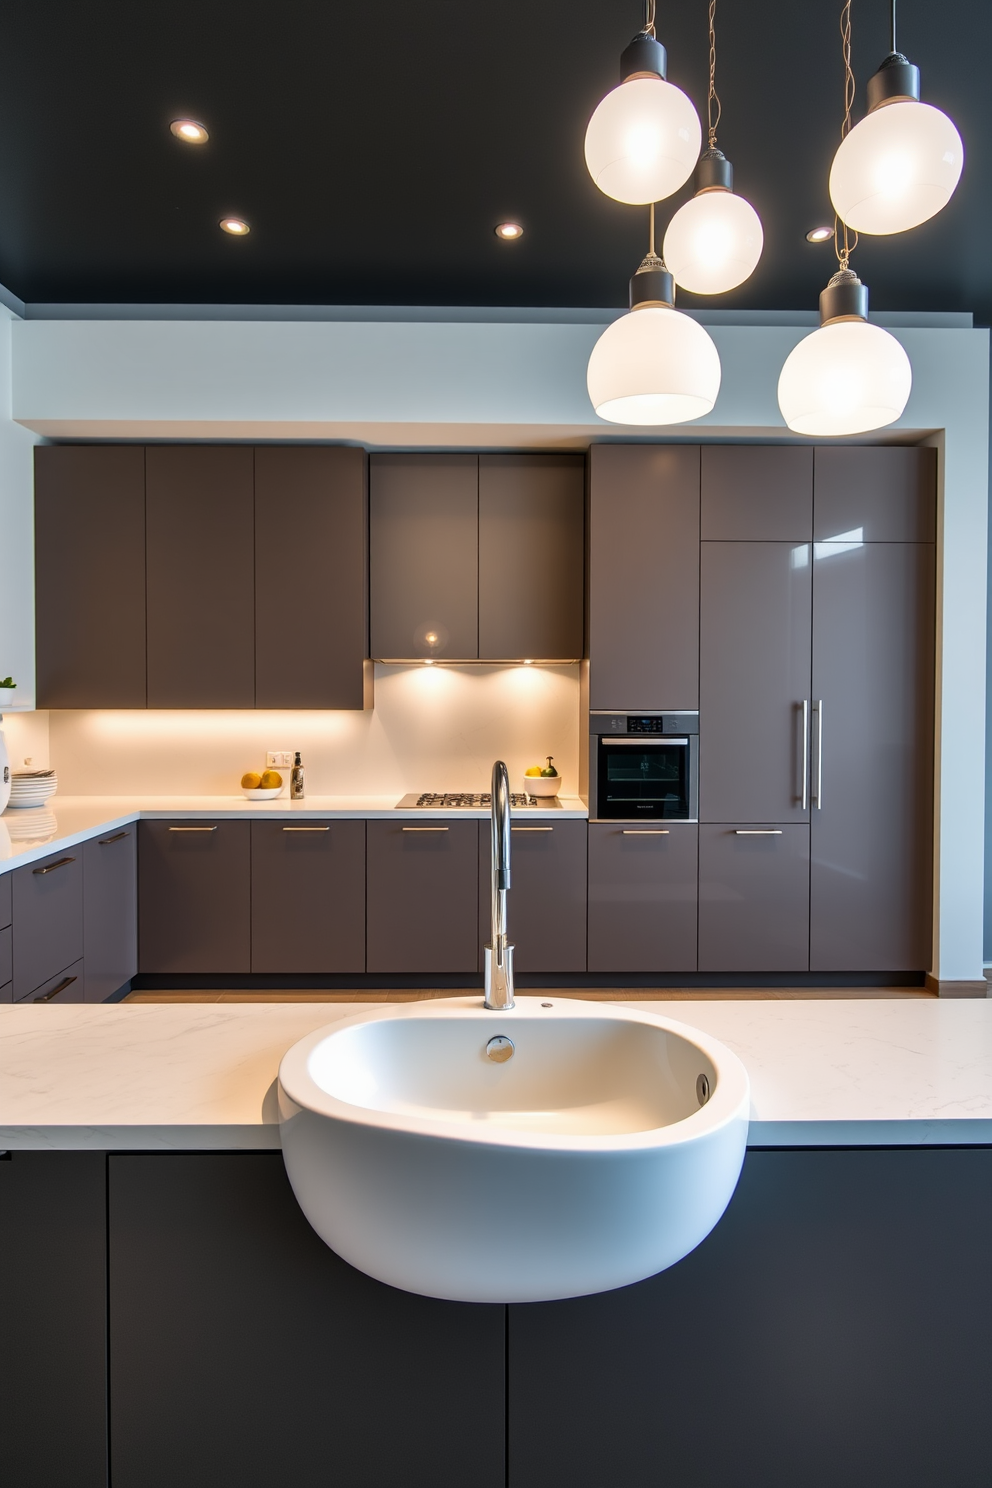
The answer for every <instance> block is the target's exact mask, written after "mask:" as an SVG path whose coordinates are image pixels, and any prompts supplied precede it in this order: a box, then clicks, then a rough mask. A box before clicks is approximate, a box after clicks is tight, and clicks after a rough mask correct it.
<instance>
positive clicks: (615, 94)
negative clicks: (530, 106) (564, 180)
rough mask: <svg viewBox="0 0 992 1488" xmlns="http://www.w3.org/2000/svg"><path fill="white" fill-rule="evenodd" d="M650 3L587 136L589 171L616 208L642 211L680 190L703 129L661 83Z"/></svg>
mask: <svg viewBox="0 0 992 1488" xmlns="http://www.w3.org/2000/svg"><path fill="white" fill-rule="evenodd" d="M654 17H655V0H647V18H646V20H645V23H644V29H643V31H639V32H638V34H637V35H636V36H635V37H634V39H633V41H632V42H631V43H630V46H629V47H627V49H626V51H625V52H624V53H623V55H622V56H621V58H620V84H619V87H616V88H614V89H613V90H612V92H610V93H607V95H606V97H605V98H604V99H603V100H602V102H601V103H600V104H599V105H598V106H597V108H596V110H595V112H594V113H593V116H592V118H591V119H590V120H589V126H588V128H587V129H586V143H585V153H586V165H587V166H588V167H589V174H590V175H591V176H592V178H593V180H594V181H595V183H596V185H597V186H598V187H599V189H600V191H602V192H604V193H605V195H606V196H611V197H612V198H613V199H614V201H621V202H629V203H631V204H633V205H638V206H645V205H647V203H648V202H654V201H662V200H663V199H664V198H665V197H666V196H671V195H672V192H673V191H678V189H679V187H680V186H683V185H684V184H685V182H686V181H688V179H689V177H690V176H691V175H692V169H693V166H694V165H695V164H696V161H697V159H698V158H699V147H700V144H701V142H702V130H701V128H700V124H699V115H698V114H697V113H696V110H695V109H694V108H693V106H692V103H691V101H690V100H689V99H688V98H687V97H686V95H685V94H684V93H683V92H682V89H681V88H676V87H675V85H674V84H673V83H670V82H668V81H667V80H666V77H665V72H666V69H667V66H668V58H667V54H666V52H665V48H664V47H663V46H662V44H661V42H660V41H659V40H658V38H657V36H656V35H655V24H654Z"/></svg>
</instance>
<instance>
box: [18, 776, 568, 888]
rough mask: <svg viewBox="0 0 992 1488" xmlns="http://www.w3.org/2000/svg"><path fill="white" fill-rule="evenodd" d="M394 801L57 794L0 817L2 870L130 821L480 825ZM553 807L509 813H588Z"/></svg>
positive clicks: (480, 814)
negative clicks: (230, 818)
mask: <svg viewBox="0 0 992 1488" xmlns="http://www.w3.org/2000/svg"><path fill="white" fill-rule="evenodd" d="M398 799H399V797H398V796H395V795H390V796H308V797H307V798H306V800H304V801H291V800H290V799H289V796H288V794H287V795H285V796H279V797H277V799H276V800H274V801H249V800H248V799H247V798H246V797H245V796H60V795H54V796H52V798H51V800H49V801H46V802H45V804H44V806H34V807H31V808H30V809H29V810H23V809H20V808H15V809H13V810H11V808H10V807H9V806H8V808H7V810H6V811H5V812H4V813H3V814H2V815H0V873H5V872H8V871H9V870H10V869H12V868H19V867H20V866H21V864H22V863H34V862H37V860H38V859H39V858H44V857H47V856H48V854H49V853H52V852H58V851H61V850H62V849H63V848H67V847H75V846H77V845H78V844H79V843H80V842H85V840H86V838H87V837H92V836H93V835H94V833H96V832H105V831H111V830H113V829H115V828H117V827H122V826H126V825H127V823H128V822H134V821H139V820H144V821H167V820H169V818H171V817H180V816H181V817H200V818H205V817H213V818H216V817H218V816H238V817H241V818H244V819H245V820H249V821H250V820H253V819H254V820H259V821H264V820H266V819H271V820H275V821H280V820H282V821H295V820H297V819H299V818H302V819H304V820H307V819H309V818H314V819H321V820H328V819H331V820H334V819H336V820H339V821H348V820H355V819H359V820H366V821H371V820H376V821H388V820H396V821H421V820H424V819H425V818H430V819H431V820H434V819H436V818H443V819H444V820H445V821H450V820H456V819H458V818H461V817H465V818H467V819H468V820H469V821H486V820H488V818H489V811H488V809H486V808H480V809H479V810H466V809H463V808H461V807H457V808H456V807H451V808H449V809H448V810H447V811H445V810H430V811H421V810H417V809H416V808H414V809H412V810H404V811H399V810H397V808H396V802H397V800H398ZM560 800H561V804H560V805H557V806H546V807H545V806H528V807H526V808H523V809H521V810H519V811H516V812H514V813H513V815H515V816H519V817H521V818H522V819H523V818H526V820H527V821H530V820H531V818H533V819H534V820H536V821H577V820H578V821H584V820H585V819H586V818H587V817H588V815H589V811H588V809H587V807H586V805H585V804H584V802H583V801H581V800H580V799H579V798H578V796H562V797H561V798H560Z"/></svg>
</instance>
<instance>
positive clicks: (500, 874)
mask: <svg viewBox="0 0 992 1488" xmlns="http://www.w3.org/2000/svg"><path fill="white" fill-rule="evenodd" d="M491 838H492V844H491V853H492V856H491V862H492V931H491V933H490V937H489V940H490V943H489V945H487V946H486V1002H485V1005H486V1007H487V1008H490V1009H498V1010H499V1011H500V1012H504V1013H505V1012H507V1011H508V1010H509V1009H510V1008H512V1007H513V1005H514V1003H513V947H512V945H510V944H509V943H508V942H507V939H506V891H507V889H508V888H509V887H510V777H509V776H508V774H507V772H506V766H505V765H504V763H503V761H502V760H497V761H496V763H495V764H494V765H493V782H492V829H491Z"/></svg>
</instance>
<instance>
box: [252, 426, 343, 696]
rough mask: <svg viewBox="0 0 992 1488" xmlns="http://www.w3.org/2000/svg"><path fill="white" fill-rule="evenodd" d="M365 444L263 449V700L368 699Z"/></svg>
mask: <svg viewBox="0 0 992 1488" xmlns="http://www.w3.org/2000/svg"><path fill="white" fill-rule="evenodd" d="M365 465H366V457H365V451H364V450H360V449H349V448H345V447H343V446H334V445H260V446H259V447H258V448H257V449H256V450H255V706H256V707H257V708H362V707H365V706H366V702H367V698H366V680H367V679H366V673H367V670H368V669H367V668H366V665H365V661H364V658H365V657H366V656H367V655H368V593H367V580H366V575H367V571H368V512H367V503H366V478H365Z"/></svg>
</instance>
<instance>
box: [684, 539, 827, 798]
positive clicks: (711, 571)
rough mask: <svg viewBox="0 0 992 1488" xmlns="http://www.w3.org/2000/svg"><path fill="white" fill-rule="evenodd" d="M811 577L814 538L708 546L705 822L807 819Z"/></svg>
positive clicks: (703, 568)
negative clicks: (805, 794)
mask: <svg viewBox="0 0 992 1488" xmlns="http://www.w3.org/2000/svg"><path fill="white" fill-rule="evenodd" d="M811 574H812V567H811V550H810V544H809V543H808V542H800V543H787V542H704V543H703V545H702V555H701V559H700V591H701V612H700V667H699V674H700V696H699V819H700V821H708V822H728V823H747V822H769V823H781V822H796V821H806V820H808V815H809V812H808V795H807V796H806V800H805V801H804V785H805V786H806V788H807V789H808V739H809V734H808V722H807V724H806V726H805V727H804V712H803V704H804V702H805V703H806V704H807V710H808V704H809V699H810V658H811V648H812V642H811V623H812V608H811V594H812V586H811ZM807 718H808V713H807Z"/></svg>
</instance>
